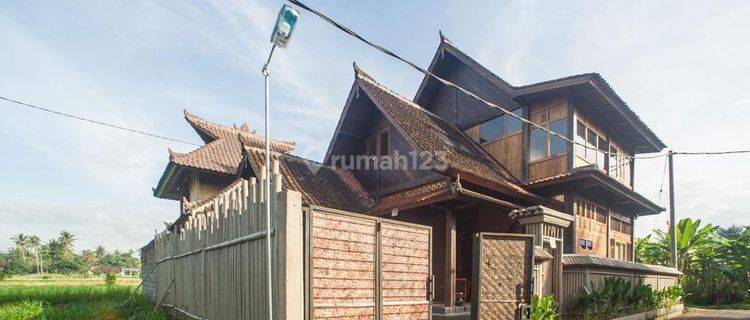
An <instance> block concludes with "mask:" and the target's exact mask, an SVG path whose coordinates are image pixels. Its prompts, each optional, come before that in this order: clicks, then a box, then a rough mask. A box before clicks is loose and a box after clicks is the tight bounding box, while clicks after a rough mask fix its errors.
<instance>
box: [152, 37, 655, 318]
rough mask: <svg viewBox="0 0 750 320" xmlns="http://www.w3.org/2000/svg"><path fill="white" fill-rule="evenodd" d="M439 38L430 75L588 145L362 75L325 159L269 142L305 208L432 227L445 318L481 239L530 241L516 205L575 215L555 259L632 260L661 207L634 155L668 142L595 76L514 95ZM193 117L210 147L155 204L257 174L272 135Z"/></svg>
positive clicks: (437, 87)
mask: <svg viewBox="0 0 750 320" xmlns="http://www.w3.org/2000/svg"><path fill="white" fill-rule="evenodd" d="M440 38H441V39H440V44H439V46H438V49H437V52H436V53H435V55H434V58H433V60H432V63H431V64H430V66H429V70H430V71H431V72H432V73H434V74H436V75H438V76H440V77H442V78H445V79H448V80H450V81H452V82H454V83H456V84H457V85H459V86H461V87H463V88H466V89H467V90H469V91H471V92H473V93H475V94H477V95H478V96H480V97H482V98H483V99H486V100H488V101H491V102H493V103H495V104H497V105H500V106H502V107H504V108H506V109H508V110H511V111H512V112H513V113H514V114H516V115H519V116H521V117H523V118H526V119H529V120H531V121H532V122H534V123H537V124H539V125H542V126H544V127H545V128H547V129H549V130H551V131H554V132H556V133H559V134H561V135H564V136H566V137H568V138H569V139H571V140H575V141H578V142H580V143H581V144H584V145H586V146H587V147H582V146H579V145H575V144H572V143H568V142H566V141H565V140H563V139H560V138H559V137H556V136H554V135H551V134H549V133H548V132H547V131H545V130H541V129H539V128H536V127H532V126H530V125H528V124H525V123H523V122H522V121H519V120H518V119H515V118H513V117H510V116H508V115H505V114H504V113H503V112H502V111H500V110H497V109H493V108H490V107H488V106H487V105H485V104H483V103H480V102H478V101H476V100H474V99H472V98H471V97H468V96H466V95H464V94H462V93H461V92H460V91H458V90H456V89H454V88H451V87H446V86H444V85H442V84H441V83H439V82H437V81H435V80H434V79H432V78H430V77H425V78H424V80H423V81H422V83H421V85H420V87H419V90H418V92H417V94H416V96H415V97H414V99H408V98H405V97H403V96H401V95H399V94H398V93H396V92H394V91H392V90H390V89H388V88H386V87H385V86H383V85H382V84H380V83H378V82H377V81H376V80H374V79H373V78H372V77H371V76H369V75H368V74H366V73H365V72H363V71H362V70H360V69H359V68H358V67H356V66H355V79H354V83H353V84H352V87H351V89H350V92H349V96H348V99H347V101H346V104H345V105H344V107H343V110H342V114H341V117H340V120H339V123H338V125H337V128H336V131H335V132H334V134H333V137H332V139H331V142H330V145H329V148H328V152H327V155H326V157H325V159H324V160H323V163H316V162H313V161H309V160H305V159H301V158H298V157H295V156H292V155H290V154H289V152H291V151H292V150H293V148H294V145H293V144H292V143H289V142H284V141H272V147H273V152H274V153H273V157H274V158H275V159H280V160H282V161H281V162H282V166H283V168H282V170H281V173H282V175H283V176H284V183H285V186H287V187H288V188H290V189H294V190H298V191H301V193H302V196H303V202H306V203H308V204H319V205H323V206H329V207H333V208H337V209H343V210H348V211H355V212H360V213H366V214H370V215H379V216H387V217H390V218H393V219H399V220H404V221H409V222H414V223H419V224H424V225H429V226H431V227H432V228H433V239H432V246H433V255H432V263H431V265H432V268H433V273H434V274H435V302H436V303H438V304H442V305H444V306H445V308H446V309H449V308H452V307H453V306H454V305H455V303H456V301H457V298H461V299H464V300H471V297H470V289H469V288H470V287H471V285H472V284H471V279H472V255H473V250H472V236H473V235H474V234H476V233H478V232H506V233H519V232H522V227H521V226H520V225H519V224H518V223H516V222H515V221H514V220H513V219H511V218H510V217H509V212H511V211H512V210H514V209H522V208H527V207H530V206H535V205H544V206H546V207H549V208H553V209H555V210H557V211H559V212H562V213H564V214H567V215H568V218H569V219H570V220H572V223H571V224H570V226H569V227H568V228H567V229H566V231H565V239H566V240H565V247H564V248H558V249H555V248H554V245H553V244H551V245H552V249H554V250H563V251H564V253H568V254H588V255H594V256H599V257H603V258H611V259H616V260H624V261H632V260H633V229H634V228H633V227H634V224H635V222H636V219H637V218H638V217H639V216H643V215H651V214H657V213H659V212H661V211H663V208H661V207H659V206H658V205H657V204H655V203H653V202H652V201H650V200H648V199H646V198H645V197H643V196H642V195H640V194H638V193H637V192H636V191H635V190H634V189H633V180H634V178H635V161H634V158H633V156H636V155H638V154H642V153H652V152H659V151H661V150H662V149H664V148H665V145H664V143H663V142H662V141H661V140H659V138H658V137H657V136H656V135H655V134H654V133H653V132H652V131H651V130H650V129H649V128H648V127H647V126H646V125H645V124H644V123H643V121H641V119H640V118H638V116H637V115H636V114H635V113H634V112H633V111H632V110H631V109H630V108H629V107H628V106H627V104H626V103H625V102H624V101H623V100H622V99H621V98H620V97H619V96H618V95H617V94H616V93H615V92H614V90H613V89H612V88H611V87H610V86H609V85H608V84H607V82H606V81H605V80H604V79H603V78H602V77H601V76H599V75H598V74H582V75H576V76H571V77H566V78H562V79H556V80H550V81H545V82H541V83H536V84H531V85H525V86H514V85H511V84H509V83H508V82H506V81H504V80H503V79H501V78H500V77H498V76H497V75H495V74H493V73H492V72H490V71H489V70H487V68H485V67H484V66H482V65H481V64H479V63H478V62H476V61H475V60H473V59H472V58H471V57H469V56H468V55H466V54H465V53H463V52H462V51H460V50H459V49H458V48H456V47H455V46H454V45H453V44H452V43H451V42H450V41H448V40H447V39H446V38H445V37H443V36H442V35H441V37H440ZM186 119H187V121H188V122H189V123H190V124H191V125H192V126H193V127H194V128H195V129H196V131H197V132H198V133H199V135H200V136H201V137H202V138H203V140H204V141H205V142H206V145H205V146H203V147H201V148H199V149H197V150H195V151H193V152H191V153H188V154H176V153H170V162H169V164H168V166H167V168H166V170H165V173H164V175H163V176H162V178H161V180H160V181H159V184H158V186H157V187H156V188H155V190H154V195H155V196H157V197H161V198H167V199H184V200H183V206H184V205H188V206H189V205H192V204H191V203H195V202H198V201H201V200H202V199H204V198H206V197H207V196H210V195H211V194H213V193H215V192H216V191H218V190H220V189H221V188H223V187H225V186H227V185H228V184H229V183H231V181H233V179H236V178H238V177H245V178H247V177H250V176H255V175H256V174H255V173H256V172H259V171H258V170H259V169H260V168H261V166H262V165H263V163H262V161H263V157H262V155H263V151H262V149H259V147H260V146H261V142H262V137H259V136H257V135H255V134H254V133H252V132H250V131H249V130H248V129H247V127H246V126H242V127H225V126H221V125H218V124H213V123H210V122H208V121H205V120H203V119H200V118H197V117H195V116H193V115H190V114H186ZM259 139H260V140H259ZM361 159H365V161H364V162H362V161H360V160H361ZM386 162H390V164H389V165H386V166H383V164H385V163H386ZM414 163H417V164H419V165H417V166H415V165H414ZM539 258H540V259H546V258H548V257H545V256H544V254H543V252H542V253H540V257H539Z"/></svg>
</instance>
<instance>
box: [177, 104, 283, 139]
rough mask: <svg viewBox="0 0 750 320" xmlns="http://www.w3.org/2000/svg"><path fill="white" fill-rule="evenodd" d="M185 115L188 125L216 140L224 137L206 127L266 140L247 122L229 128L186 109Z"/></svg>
mask: <svg viewBox="0 0 750 320" xmlns="http://www.w3.org/2000/svg"><path fill="white" fill-rule="evenodd" d="M183 113H184V114H185V120H187V121H188V123H190V124H191V125H193V124H195V125H197V126H199V127H201V131H203V132H204V133H206V134H208V135H210V136H211V137H213V138H214V139H221V138H222V137H221V135H216V134H214V133H213V132H211V130H210V129H209V128H205V127H204V126H207V125H208V126H216V128H217V129H218V130H223V131H227V132H228V133H229V134H232V133H236V132H240V133H243V134H247V135H249V136H251V137H252V136H255V137H258V138H262V139H264V140H265V137H262V136H261V135H259V134H257V133H256V131H255V130H250V128H249V126H248V124H247V122H243V123H242V125H241V126H236V125H233V126H227V125H223V124H221V123H218V122H213V121H209V120H206V119H205V118H202V117H200V116H198V115H195V114H192V113H190V112H189V111H188V110H187V109H184V110H183ZM193 127H195V126H193ZM270 140H271V143H277V144H286V145H289V146H296V145H297V143H296V142H295V141H292V140H280V139H274V138H271V139H270Z"/></svg>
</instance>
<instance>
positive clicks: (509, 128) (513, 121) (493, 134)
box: [479, 108, 523, 143]
mask: <svg viewBox="0 0 750 320" xmlns="http://www.w3.org/2000/svg"><path fill="white" fill-rule="evenodd" d="M513 114H515V115H517V116H519V117H522V116H523V109H522V108H518V109H516V110H514V111H513ZM521 128H522V122H521V120H519V119H518V118H516V117H513V116H508V115H506V114H503V115H501V116H499V117H497V118H494V119H492V120H489V121H486V122H484V123H482V124H480V125H479V143H485V142H490V141H494V140H497V139H500V138H502V137H505V136H508V135H511V134H514V133H517V132H520V131H521Z"/></svg>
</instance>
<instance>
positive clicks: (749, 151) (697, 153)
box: [673, 150, 750, 156]
mask: <svg viewBox="0 0 750 320" xmlns="http://www.w3.org/2000/svg"><path fill="white" fill-rule="evenodd" d="M743 153H750V150H731V151H698V152H674V153H673V154H675V155H677V154H681V155H689V156H715V155H726V154H743Z"/></svg>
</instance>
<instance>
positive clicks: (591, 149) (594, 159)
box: [575, 120, 609, 171]
mask: <svg viewBox="0 0 750 320" xmlns="http://www.w3.org/2000/svg"><path fill="white" fill-rule="evenodd" d="M575 139H576V142H577V143H579V145H576V147H575V150H576V151H575V154H576V155H577V156H578V157H579V158H582V159H584V160H586V162H588V163H589V164H596V165H598V166H599V169H601V170H602V171H606V170H607V167H606V154H607V151H608V150H609V143H608V142H607V140H606V139H605V138H604V137H603V136H602V135H600V134H599V133H597V132H596V131H594V129H593V128H591V127H589V126H587V125H586V124H584V123H583V122H581V121H580V120H579V121H576V138H575ZM580 144H583V145H585V147H584V146H582V145H580Z"/></svg>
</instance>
